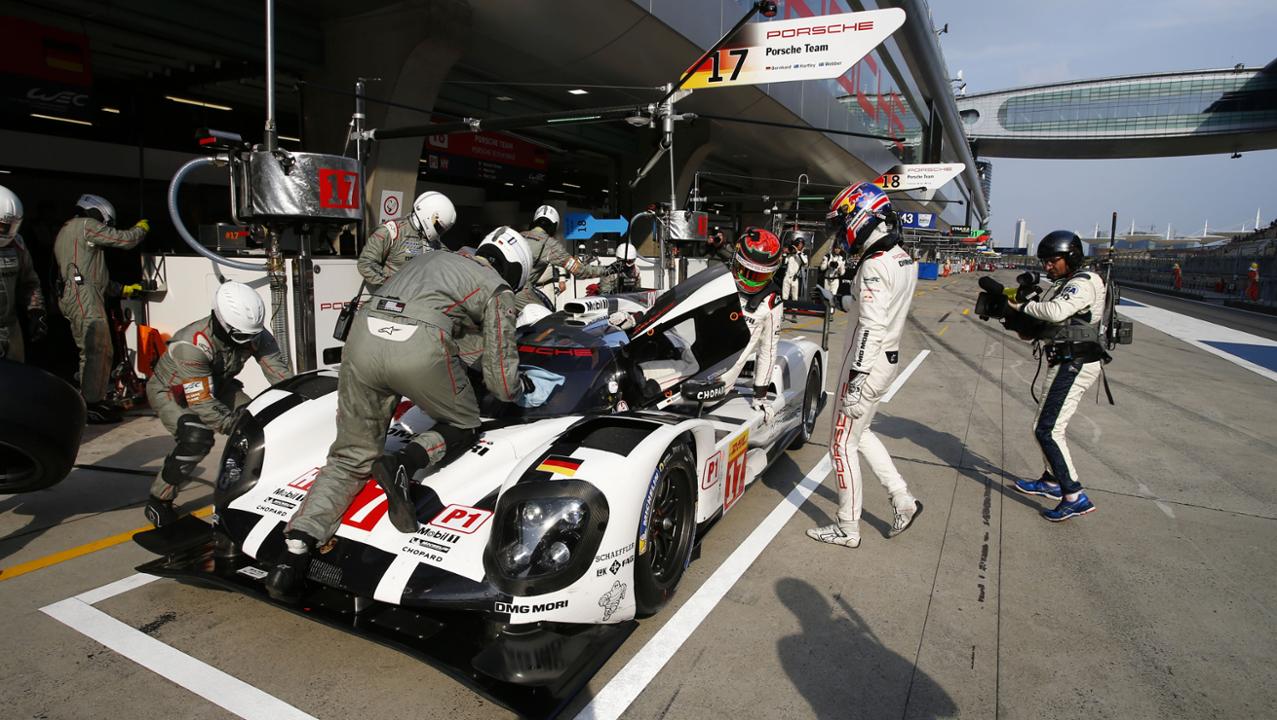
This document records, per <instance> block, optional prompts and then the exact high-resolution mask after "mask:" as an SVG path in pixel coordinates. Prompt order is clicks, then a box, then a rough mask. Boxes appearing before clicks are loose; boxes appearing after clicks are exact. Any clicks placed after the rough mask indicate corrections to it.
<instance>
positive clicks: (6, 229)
mask: <svg viewBox="0 0 1277 720" xmlns="http://www.w3.org/2000/svg"><path fill="white" fill-rule="evenodd" d="M20 225H22V218H13V217H7V218H0V238H4V239H5V240H12V239H13V238H14V237H16V236H17V234H18V227H19V226H20Z"/></svg>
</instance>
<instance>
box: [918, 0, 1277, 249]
mask: <svg viewBox="0 0 1277 720" xmlns="http://www.w3.org/2000/svg"><path fill="white" fill-rule="evenodd" d="M929 3H930V6H931V14H932V23H933V25H934V26H935V27H941V26H943V25H944V24H945V23H948V24H949V32H948V33H946V34H943V35H941V36H940V46H941V48H942V50H943V51H944V55H945V61H946V63H947V64H948V66H949V72H950V74H951V76H956V75H957V72H958V71H959V70H962V73H963V78H964V79H965V80H966V82H967V93H968V94H970V93H979V92H987V91H991V90H1004V89H1011V88H1015V87H1020V86H1024V85H1032V84H1037V83H1044V82H1057V81H1065V80H1086V79H1093V78H1099V77H1108V76H1113V75H1129V74H1139V73H1150V72H1165V71H1179V70H1201V69H1216V68H1231V67H1233V66H1234V65H1236V64H1237V63H1243V64H1244V65H1246V66H1247V67H1262V66H1264V65H1266V64H1268V62H1269V61H1271V60H1273V59H1274V58H1277V1H1275V0H1195V1H1193V2H1188V1H1186V0H1162V1H1160V2H1148V1H1147V0H1106V1H1104V2H1097V1H1095V0H1073V1H1072V2H1061V1H1059V0H929ZM988 159H989V160H991V161H992V163H993V188H992V191H991V196H990V206H991V209H992V218H991V222H990V223H989V227H990V229H991V230H992V233H993V238H994V244H995V246H1004V245H1010V244H1011V241H1012V238H1013V237H1014V227H1015V222H1016V220H1017V219H1018V218H1024V219H1025V221H1026V222H1027V224H1028V228H1029V230H1030V231H1031V232H1032V233H1033V236H1034V237H1035V238H1041V237H1042V236H1043V235H1045V234H1046V233H1048V232H1050V231H1052V230H1057V229H1070V230H1075V231H1077V232H1078V234H1080V235H1082V236H1083V237H1088V236H1090V235H1092V234H1093V232H1094V230H1095V225H1096V223H1099V225H1100V228H1101V232H1103V233H1104V234H1105V235H1106V236H1107V234H1108V228H1109V224H1110V217H1111V215H1112V213H1113V211H1115V210H1116V211H1117V213H1118V232H1119V233H1120V232H1124V231H1126V230H1129V229H1130V227H1131V221H1132V220H1133V221H1134V222H1135V225H1136V228H1137V229H1139V230H1147V229H1149V228H1150V226H1151V227H1152V228H1154V229H1155V230H1156V231H1157V232H1161V233H1164V232H1165V231H1166V225H1167V223H1168V222H1169V223H1170V224H1171V226H1172V232H1173V233H1175V234H1184V235H1189V234H1199V233H1200V232H1201V231H1202V228H1203V226H1204V225H1205V224H1206V223H1207V222H1209V224H1210V228H1211V230H1212V231H1214V230H1215V229H1217V228H1218V229H1220V230H1225V229H1228V230H1237V231H1240V230H1241V227H1242V224H1243V223H1245V224H1246V229H1248V230H1249V229H1252V228H1253V226H1254V222H1255V211H1256V210H1257V209H1258V210H1260V213H1261V221H1262V224H1264V225H1267V224H1268V223H1269V222H1270V221H1272V220H1273V218H1274V217H1277V150H1266V151H1263V152H1247V153H1243V154H1242V157H1240V158H1238V159H1235V160H1234V159H1229V156H1228V155H1198V156H1191V157H1180V158H1155V159H1143V160H1140V159H1136V160H1017V159H1011V158H988Z"/></svg>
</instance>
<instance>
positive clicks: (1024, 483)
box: [1015, 475, 1064, 500]
mask: <svg viewBox="0 0 1277 720" xmlns="http://www.w3.org/2000/svg"><path fill="white" fill-rule="evenodd" d="M1046 478H1047V476H1046V475H1043V476H1042V477H1040V478H1038V479H1037V480H1016V481H1015V489H1016V491H1018V492H1022V493H1024V494H1025V495H1038V496H1041V497H1044V498H1051V499H1052V500H1062V499H1063V498H1064V496H1063V495H1062V494H1060V486H1059V485H1058V484H1057V483H1053V482H1051V481H1050V480H1047V479H1046Z"/></svg>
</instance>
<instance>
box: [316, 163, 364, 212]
mask: <svg viewBox="0 0 1277 720" xmlns="http://www.w3.org/2000/svg"><path fill="white" fill-rule="evenodd" d="M319 206H320V207H325V208H339V209H357V208H358V207H359V174H358V173H353V172H350V171H348V170H332V169H326V168H320V170H319Z"/></svg>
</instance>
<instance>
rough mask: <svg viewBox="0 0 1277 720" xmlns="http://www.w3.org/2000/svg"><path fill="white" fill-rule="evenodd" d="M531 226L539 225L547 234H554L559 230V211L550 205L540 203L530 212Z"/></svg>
mask: <svg viewBox="0 0 1277 720" xmlns="http://www.w3.org/2000/svg"><path fill="white" fill-rule="evenodd" d="M532 227H539V228H541V229H542V230H544V231H545V232H546V234H547V235H555V234H557V233H558V232H559V211H558V210H555V209H554V206H552V205H542V206H541V207H539V208H537V209H536V212H534V213H532Z"/></svg>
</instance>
